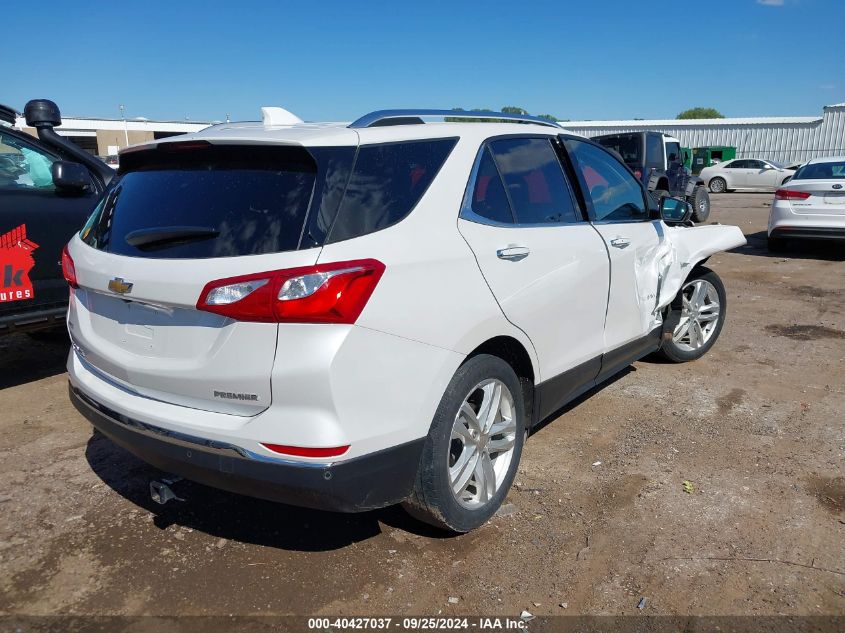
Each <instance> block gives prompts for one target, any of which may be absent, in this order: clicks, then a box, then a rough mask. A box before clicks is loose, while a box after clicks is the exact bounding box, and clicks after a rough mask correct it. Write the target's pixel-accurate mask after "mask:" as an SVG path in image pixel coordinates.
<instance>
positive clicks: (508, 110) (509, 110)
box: [502, 106, 528, 114]
mask: <svg viewBox="0 0 845 633" xmlns="http://www.w3.org/2000/svg"><path fill="white" fill-rule="evenodd" d="M502 112H504V113H505V114H528V110H525V109H524V108H518V107H517V106H505V107H504V108H502Z"/></svg>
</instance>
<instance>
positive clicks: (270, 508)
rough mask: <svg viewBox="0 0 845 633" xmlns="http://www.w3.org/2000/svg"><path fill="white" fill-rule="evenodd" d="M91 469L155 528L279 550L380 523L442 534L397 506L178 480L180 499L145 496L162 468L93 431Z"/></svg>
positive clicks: (358, 536)
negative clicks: (351, 508) (270, 496)
mask: <svg viewBox="0 0 845 633" xmlns="http://www.w3.org/2000/svg"><path fill="white" fill-rule="evenodd" d="M85 457H86V459H87V460H88V463H89V465H90V466H91V468H92V470H93V471H94V473H95V474H96V475H97V476H98V477H99V478H100V479H101V480H102V481H103V482H104V483H105V484H106V485H108V486H109V487H110V488H111V489H112V490H114V491H115V492H117V493H118V494H120V495H121V496H123V497H124V498H125V499H127V500H129V501H131V502H132V503H134V504H135V505H137V506H139V507H141V508H143V509H144V510H147V511H148V512H150V513H152V514H153V515H154V519H153V522H154V524H155V525H156V526H157V527H158V528H160V529H167V528H168V527H170V526H171V525H181V526H184V527H189V528H191V529H194V530H198V531H201V532H204V533H206V534H209V535H213V536H217V537H221V538H225V539H231V540H235V541H239V542H243V543H252V544H255V545H263V546H266V547H273V548H279V549H284V550H293V551H303V552H313V551H328V550H335V549H339V548H342V547H346V546H348V545H351V544H353V543H357V542H359V541H364V540H367V539H369V538H372V537H374V536H377V535H379V534H380V533H381V532H382V524H384V525H388V526H391V527H395V528H399V529H401V530H404V531H406V532H410V533H413V534H418V535H421V536H426V537H429V538H448V537H450V536H453V535H451V534H450V533H447V532H444V531H441V530H438V529H436V528H433V527H431V526H428V525H426V524H424V523H421V522H419V521H417V520H416V519H414V518H412V517H411V516H409V515H408V514H407V513H406V512H405V511H404V510H402V508H401V507H400V506H392V507H389V508H383V509H380V510H373V511H370V512H362V513H360V514H343V513H335V512H322V511H319V510H310V509H307V508H298V507H294V506H288V505H284V504H281V503H274V502H271V501H264V500H261V499H253V498H252V497H246V496H243V495H238V494H234V493H231V492H226V491H223V490H218V489H216V488H210V487H208V486H203V485H201V484H198V483H195V482H192V481H187V480H182V481H179V482H178V483H175V484H174V485H173V486H172V488H173V490H174V492H175V493H176V495H177V496H179V497H181V498H183V499H184V501H170V502H168V503H167V504H166V505H159V504H157V503H156V502H154V501H153V500H152V499H151V497H150V490H149V485H150V481H152V480H156V479H161V478H162V477H166V473H162V472H161V471H160V470H158V469H156V468H153V467H152V466H149V465H148V464H146V463H144V462H142V461H141V460H140V459H138V458H137V457H135V456H134V455H132V454H131V453H129V452H127V451H125V450H124V449H122V448H121V447H119V446H117V445H116V444H114V443H113V442H112V441H111V440H110V439H108V438H107V437H106V436H104V435H102V434H100V433H98V432H96V431H95V432H94V434H93V435H92V436H91V438H90V439H89V440H88V445H87V447H86V451H85Z"/></svg>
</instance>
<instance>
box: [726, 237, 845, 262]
mask: <svg viewBox="0 0 845 633" xmlns="http://www.w3.org/2000/svg"><path fill="white" fill-rule="evenodd" d="M745 239H746V240H748V244H746V245H745V246H740V247H739V248H736V249H734V250H733V251H731V252H733V253H739V254H741V255H754V256H757V257H774V258H776V259H815V260H823V261H834V262H839V261H843V260H845V242H844V241H842V240H788V241H787V245H786V248H785V249H784V250H783V251H778V252H772V251H770V250H769V248H768V246H767V245H766V231H757V232H756V233H749V234H748V235H746V236H745Z"/></svg>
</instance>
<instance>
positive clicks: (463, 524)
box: [403, 354, 526, 532]
mask: <svg viewBox="0 0 845 633" xmlns="http://www.w3.org/2000/svg"><path fill="white" fill-rule="evenodd" d="M525 429H526V417H525V402H524V398H523V396H522V387H521V385H520V382H519V379H518V378H517V376H516V374H515V373H514V371H513V369H511V367H510V365H508V364H507V363H506V362H505V361H503V360H502V359H500V358H498V357H496V356H490V355H487V354H480V355H478V356H473V357H472V358H470V359H469V360H467V361H466V362H465V363H464V364H463V365H461V367H460V368H459V369H458V371H457V372H455V375H454V376H453V377H452V380H451V382H450V383H449V386H448V387H446V392H445V393H444V394H443V398H442V399H441V400H440V405H439V406H438V408H437V412H436V413H435V414H434V420H433V421H432V424H431V430H430V431H429V433H428V438H427V439H426V443H425V448H424V449H423V454H422V458H421V460H420V466H419V471H418V473H417V479H416V482H415V484H414V490H413V493H412V494H411V496H410V497H409V498H408V499H407V500H406V501H405V502H404V504H403V505H404V507H405V509H406V510H407V511H408V513H409V514H411V515H412V516H414V517H416V518H418V519H420V520H421V521H425V522H426V523H429V524H431V525H434V526H437V527H440V528H444V529H447V530H451V531H453V532H469V531H470V530H473V529H475V528H477V527H479V526H480V525H482V524H484V522H485V521H487V520H488V519H489V518H490V517H491V516H493V513H494V512H496V510H497V509H498V508H499V506H501V504H502V501H503V500H504V499H505V497H506V496H507V494H508V490H509V489H510V487H511V484H512V483H513V479H514V477H515V476H516V469H517V466H518V464H519V458H520V456H521V455H522V446H523V443H524V441H525Z"/></svg>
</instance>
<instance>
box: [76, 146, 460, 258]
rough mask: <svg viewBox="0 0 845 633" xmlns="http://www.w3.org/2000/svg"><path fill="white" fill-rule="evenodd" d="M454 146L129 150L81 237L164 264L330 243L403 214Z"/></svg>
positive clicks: (104, 247)
mask: <svg viewBox="0 0 845 633" xmlns="http://www.w3.org/2000/svg"><path fill="white" fill-rule="evenodd" d="M455 142H456V141H455V139H446V140H442V139H437V140H431V141H414V142H407V143H393V144H388V145H374V146H363V147H361V148H360V149H358V150H357V152H356V149H355V148H354V147H318V148H309V149H308V150H306V149H305V148H302V147H278V146H276V147H256V146H250V147H232V146H214V145H206V146H199V147H196V146H194V147H191V148H189V149H186V150H179V149H178V147H175V146H176V145H178V144H174V145H173V146H169V145H166V144H165V145H162V146H161V147H160V148H159V149H154V150H147V151H141V152H138V153H137V154H132V153H129V154H126V155H124V156H123V157H122V158H121V162H122V170H121V173H120V174H119V175H118V177H117V179H116V181H115V182H114V183H113V184H112V186H111V187H110V188H109V191H108V192H107V194H106V196H105V197H104V199H103V200H102V202H101V203H100V205H98V207H97V208H96V209H95V211H94V213H93V215H92V216H91V218H90V219H89V220H88V222H87V223H86V225H85V227H83V229H82V232H81V237H82V239H83V241H85V242H86V243H87V244H89V245H90V246H93V247H94V248H97V249H100V250H104V251H107V252H110V253H116V254H119V255H129V256H135V257H148V258H167V259H180V258H188V259H197V258H210V257H238V256H243V255H260V254H265V253H278V252H282V251H291V250H297V249H300V248H312V247H315V246H320V245H322V244H323V243H325V242H326V241H327V238H328V236H329V234H331V238H330V241H332V242H337V241H340V240H344V239H349V238H351V237H356V236H358V235H363V234H366V233H372V232H373V231H377V230H379V229H382V228H385V227H387V226H390V225H391V224H395V223H396V222H398V221H400V220H401V219H402V218H404V217H405V216H407V215H408V213H410V212H411V210H412V209H413V207H414V206H415V205H416V204H417V202H418V201H419V200H420V198H421V197H422V195H423V193H425V191H426V189H427V188H428V185H429V184H430V183H431V181H432V180H433V179H434V177H435V175H436V174H437V172H438V170H439V169H440V167H441V166H442V164H443V162H444V161H445V159H446V156H448V154H449V152H450V151H451V149H452V147H453V146H454V145H455ZM338 209H340V214H338Z"/></svg>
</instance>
